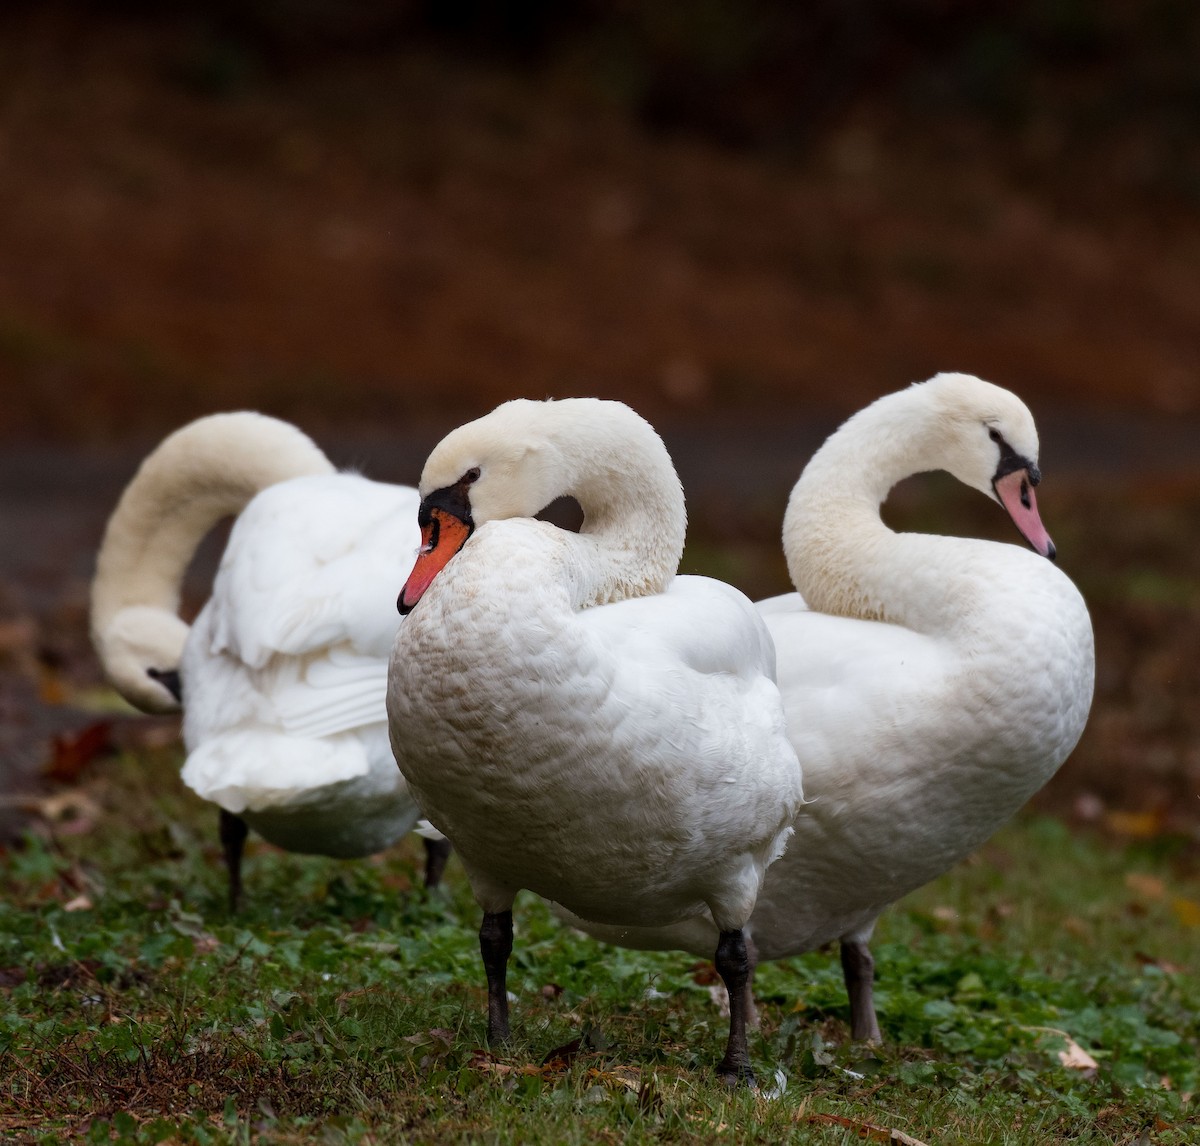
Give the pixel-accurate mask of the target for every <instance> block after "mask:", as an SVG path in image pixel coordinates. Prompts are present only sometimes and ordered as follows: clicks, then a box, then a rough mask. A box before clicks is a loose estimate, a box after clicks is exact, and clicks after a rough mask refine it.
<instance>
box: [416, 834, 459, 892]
mask: <svg viewBox="0 0 1200 1146" xmlns="http://www.w3.org/2000/svg"><path fill="white" fill-rule="evenodd" d="M421 842H422V843H423V844H424V845H425V890H426V891H433V889H434V888H435V887H437V885H438V884H439V883H441V882H442V873H443V872H444V871H445V870H446V861H447V860H448V859H449V858H450V852H451V850H452V849H451V847H450V841H449V840H422V841H421Z"/></svg>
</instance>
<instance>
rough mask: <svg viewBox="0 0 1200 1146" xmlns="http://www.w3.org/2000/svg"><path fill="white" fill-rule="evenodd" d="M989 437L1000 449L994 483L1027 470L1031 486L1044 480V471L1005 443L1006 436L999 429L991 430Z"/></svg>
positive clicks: (993, 478)
mask: <svg viewBox="0 0 1200 1146" xmlns="http://www.w3.org/2000/svg"><path fill="white" fill-rule="evenodd" d="M988 436H989V437H990V438H991V439H992V441H993V442H995V443H996V445H997V446H999V447H1000V464H999V465H998V466H997V467H996V472H995V473H994V474H993V475H992V481H993V482H997V481H999V480H1000V479H1001V478H1002V477H1007V476H1008V475H1009V474H1011V473H1016V472H1017V470H1025V471H1027V472H1028V474H1029V484H1030V485H1037V484H1038V482H1040V481H1041V480H1042V471H1041V470H1039V469H1038V468H1037V466H1035V465H1034V464H1033V462H1031V461H1030V460H1029V459H1028V458H1024V457H1022V456H1021V455H1020V454H1019V453H1017V451H1016V450H1014V449H1013V448H1012V446H1010V445H1009V444H1008V442H1007V441H1005V438H1004V435H1003V434H1002V433H1000V431H999V430H997V429H990V430H989V431H988Z"/></svg>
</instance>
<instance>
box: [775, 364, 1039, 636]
mask: <svg viewBox="0 0 1200 1146" xmlns="http://www.w3.org/2000/svg"><path fill="white" fill-rule="evenodd" d="M992 429H995V430H997V431H998V432H999V433H1000V434H1002V435H1003V437H1004V440H1005V441H1006V442H1008V443H1009V444H1010V446H1011V447H1012V448H1013V449H1015V450H1016V451H1017V452H1018V453H1020V454H1021V456H1023V457H1024V458H1026V459H1027V460H1028V461H1029V462H1031V463H1036V461H1037V456H1038V438H1037V430H1036V428H1035V425H1034V422H1033V416H1032V415H1031V414H1030V412H1029V410H1028V408H1027V407H1026V406H1025V404H1024V403H1023V402H1022V401H1021V400H1020V399H1019V398H1017V396H1016V395H1015V394H1013V393H1011V392H1010V391H1008V390H1004V389H1002V388H1001V387H999V386H995V385H993V384H991V383H990V382H984V381H983V380H981V379H979V378H975V377H973V376H971V375H967V374H939V375H937V376H935V377H934V378H931V379H930V380H929V381H927V382H921V383H916V384H914V385H912V386H910V387H909V388H908V389H906V390H901V391H898V392H896V393H894V394H888V395H885V396H884V397H882V398H880V399H878V400H877V401H876V402H874V403H872V404H871V405H870V406H867V407H866V408H865V409H863V410H860V411H859V412H858V413H857V414H855V415H854V416H853V417H852V418H850V419H849V420H848V421H846V422H845V423H844V424H843V425H842V426H841V427H840V429H838V430H837V431H836V432H835V433H834V434H833V435H832V436H831V437H830V438H829V439H828V440H827V441H826V442H825V444H824V445H823V446H822V447H821V449H820V450H818V451H817V453H816V454H815V455H814V456H813V458H812V460H811V461H810V462H809V464H808V465H807V466H806V467H805V470H804V472H803V473H802V474H801V475H800V480H799V481H798V482H797V483H796V486H795V488H794V489H793V491H792V495H791V498H790V499H789V501H788V507H787V512H786V513H785V515H784V523H783V546H784V552H785V553H786V555H787V560H788V571H789V572H790V573H791V576H792V581H793V583H794V584H795V586H796V588H797V590H798V591H799V592H800V595H801V596H802V597H803V598H804V600H805V601H806V602H807V604H808V606H809V607H810V608H812V609H815V610H818V611H820V612H824V613H832V614H835V615H838V616H846V617H858V618H861V619H864V620H877V621H889V622H893V623H895V624H900V625H904V626H905V627H908V628H912V629H916V630H919V631H924V632H939V631H945V630H947V629H950V628H955V627H957V626H959V625H961V624H962V623H964V622H965V621H966V620H967V619H968V618H969V614H970V605H971V603H972V602H974V601H975V600H976V599H977V587H978V572H979V571H978V568H977V567H975V559H977V557H978V554H979V553H980V547H981V546H983V547H990V548H991V549H992V550H993V551H994V549H995V548H996V543H993V542H985V541H978V540H975V539H967V538H955V537H941V536H926V535H923V534H897V533H895V532H893V531H892V530H891V529H889V528H888V527H887V526H886V525H885V524H884V523H883V521H882V519H881V518H880V514H879V509H880V506H881V505H882V503H883V501H884V499H885V498H886V497H887V495H888V492H889V491H890V490H891V488H892V487H893V486H894V485H895V484H896V483H897V482H899V481H901V480H903V479H904V478H906V477H910V476H911V475H913V474H917V473H923V472H926V471H929V470H947V471H948V472H950V473H952V474H953V475H954V476H955V477H957V478H958V479H959V480H960V481H962V482H964V483H965V484H967V485H969V486H971V487H973V488H975V489H978V490H980V491H981V492H982V493H984V494H986V495H987V496H988V497H990V498H992V499H993V500H997V499H996V497H995V493H994V492H993V490H992V486H991V479H992V476H993V475H994V474H995V472H996V467H997V465H998V463H999V461H1000V450H999V446H998V445H997V444H996V442H995V441H994V440H993V439H992V438H991V437H989V431H991V430H992ZM1001 548H1002V549H1003V550H1007V551H1009V552H1018V553H1021V556H1022V557H1024V556H1026V555H1025V554H1024V553H1023V552H1021V551H1020V550H1018V549H1017V547H1016V546H1002V547H1001ZM1030 556H1031V555H1030ZM1039 560H1044V559H1041V558H1039ZM931 584H935V585H936V588H935V589H934V590H933V591H931Z"/></svg>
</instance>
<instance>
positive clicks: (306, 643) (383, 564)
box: [210, 474, 420, 668]
mask: <svg viewBox="0 0 1200 1146" xmlns="http://www.w3.org/2000/svg"><path fill="white" fill-rule="evenodd" d="M418 504H419V501H418V497H417V493H416V491H415V490H413V489H410V488H408V487H405V486H392V485H386V484H382V483H379V482H372V481H368V480H367V479H366V478H362V477H359V476H357V475H353V474H334V475H322V476H318V477H310V478H297V479H295V480H293V481H289V482H281V483H279V484H278V485H275V486H271V487H270V488H268V489H267V490H264V491H263V492H262V493H261V494H259V496H258V497H256V498H255V499H254V500H253V501H252V502H251V503H250V505H249V506H247V508H246V509H245V511H244V512H243V513H242V515H241V516H240V517H239V518H238V520H237V521H236V522H235V523H234V527H233V530H232V532H231V534H230V538H229V543H228V545H227V546H226V550H225V556H224V558H223V560H222V562H221V568H220V570H219V572H218V574H217V578H216V581H215V583H214V586H213V595H212V600H211V607H212V609H213V613H214V617H213V626H212V644H211V646H210V651H211V652H213V653H214V654H215V653H223V652H224V653H230V654H232V655H234V656H236V657H237V658H238V659H240V660H241V661H243V662H244V663H245V664H247V665H249V666H251V667H252V668H260V667H262V666H264V665H265V664H266V663H267V661H268V660H269V659H270V658H271V657H272V656H275V655H277V654H284V655H288V656H304V655H311V654H314V653H316V652H319V651H321V650H323V649H325V648H328V647H332V646H338V645H342V644H345V645H348V647H349V648H350V649H352V650H354V651H355V652H358V653H361V654H364V655H372V656H375V657H377V658H379V659H380V660H382V661H385V662H386V658H387V655H388V653H389V651H390V649H391V644H392V641H393V639H394V637H395V633H396V629H397V627H398V626H399V621H400V618H399V615H398V614H397V612H396V607H395V601H396V594H397V593H398V592H399V590H400V587H401V586H402V585H403V584H404V579H405V577H406V576H407V574H408V570H409V568H410V567H411V565H412V562H413V560H414V559H415V556H416V550H417V546H418V545H419V543H420V534H419V530H418V528H417V524H416V512H417V506H418Z"/></svg>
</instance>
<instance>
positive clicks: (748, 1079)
mask: <svg viewBox="0 0 1200 1146" xmlns="http://www.w3.org/2000/svg"><path fill="white" fill-rule="evenodd" d="M714 962H715V963H716V965H717V974H718V975H720V976H721V980H722V982H724V984H725V989H726V990H727V991H728V992H729V1042H728V1043H727V1044H726V1046H725V1057H724V1058H723V1059H722V1060H721V1065H720V1066H718V1067H717V1074H718V1075H719V1076H720V1077H721V1079H722V1080H723V1081H724V1082H726V1083H728V1084H729V1085H730V1086H734V1085H736V1084H737V1083H739V1082H745V1083H748V1084H749V1085H750V1086H753V1085H754V1071H753V1070H751V1069H750V1052H749V1050H748V1049H747V1047H746V1001H747V999H748V998H749V993H750V982H751V978H752V972H753V966H752V964H751V961H750V955H749V952H748V951H747V947H746V937H745V935H744V934H743V933H742V929H741V928H740V927H739V928H738V929H737V930H736V931H722V932H721V938H720V940H719V941H718V943H717V955H716V959H715V960H714Z"/></svg>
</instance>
